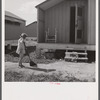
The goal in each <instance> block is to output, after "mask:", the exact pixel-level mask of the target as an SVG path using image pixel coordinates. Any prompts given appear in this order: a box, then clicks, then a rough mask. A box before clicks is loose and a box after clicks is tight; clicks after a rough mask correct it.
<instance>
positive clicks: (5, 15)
mask: <svg viewBox="0 0 100 100" xmlns="http://www.w3.org/2000/svg"><path fill="white" fill-rule="evenodd" d="M5 16H7V17H11V16H8V15H5ZM11 18H15V17H11ZM15 19H18V20H22V21H26V20H24V19H20V18H15Z"/></svg>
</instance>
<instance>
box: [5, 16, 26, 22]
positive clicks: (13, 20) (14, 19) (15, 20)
mask: <svg viewBox="0 0 100 100" xmlns="http://www.w3.org/2000/svg"><path fill="white" fill-rule="evenodd" d="M5 20H9V21H11V22H18V23H22V21H23V22H25V20H20V19H16V18H13V17H9V16H5Z"/></svg>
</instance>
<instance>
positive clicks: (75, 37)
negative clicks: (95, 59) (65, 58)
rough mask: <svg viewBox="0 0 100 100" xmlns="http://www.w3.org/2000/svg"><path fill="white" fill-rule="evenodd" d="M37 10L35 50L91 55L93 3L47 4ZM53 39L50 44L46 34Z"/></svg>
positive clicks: (54, 0) (53, 0)
mask: <svg viewBox="0 0 100 100" xmlns="http://www.w3.org/2000/svg"><path fill="white" fill-rule="evenodd" d="M36 8H37V13H38V15H37V16H38V17H37V27H38V30H37V37H38V43H39V44H38V47H40V48H47V49H66V48H67V47H69V48H76V49H84V48H85V49H87V50H90V51H95V44H96V41H95V40H96V30H95V26H96V24H95V23H96V20H95V18H96V17H95V16H96V0H47V1H45V2H43V3H41V4H39V5H37V6H36ZM47 33H48V34H49V35H55V34H56V41H55V42H54V43H52V42H47V41H46V34H47Z"/></svg>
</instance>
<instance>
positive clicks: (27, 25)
mask: <svg viewBox="0 0 100 100" xmlns="http://www.w3.org/2000/svg"><path fill="white" fill-rule="evenodd" d="M34 23H37V21H34V22H32V23H30V24H28V25H26V27H27V26H30V25H31V24H34Z"/></svg>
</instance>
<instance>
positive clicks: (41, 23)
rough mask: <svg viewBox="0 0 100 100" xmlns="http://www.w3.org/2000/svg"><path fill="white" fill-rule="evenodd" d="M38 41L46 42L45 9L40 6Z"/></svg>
mask: <svg viewBox="0 0 100 100" xmlns="http://www.w3.org/2000/svg"><path fill="white" fill-rule="evenodd" d="M37 24H38V43H42V42H45V35H44V11H43V10H42V9H40V8H38V23H37Z"/></svg>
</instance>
